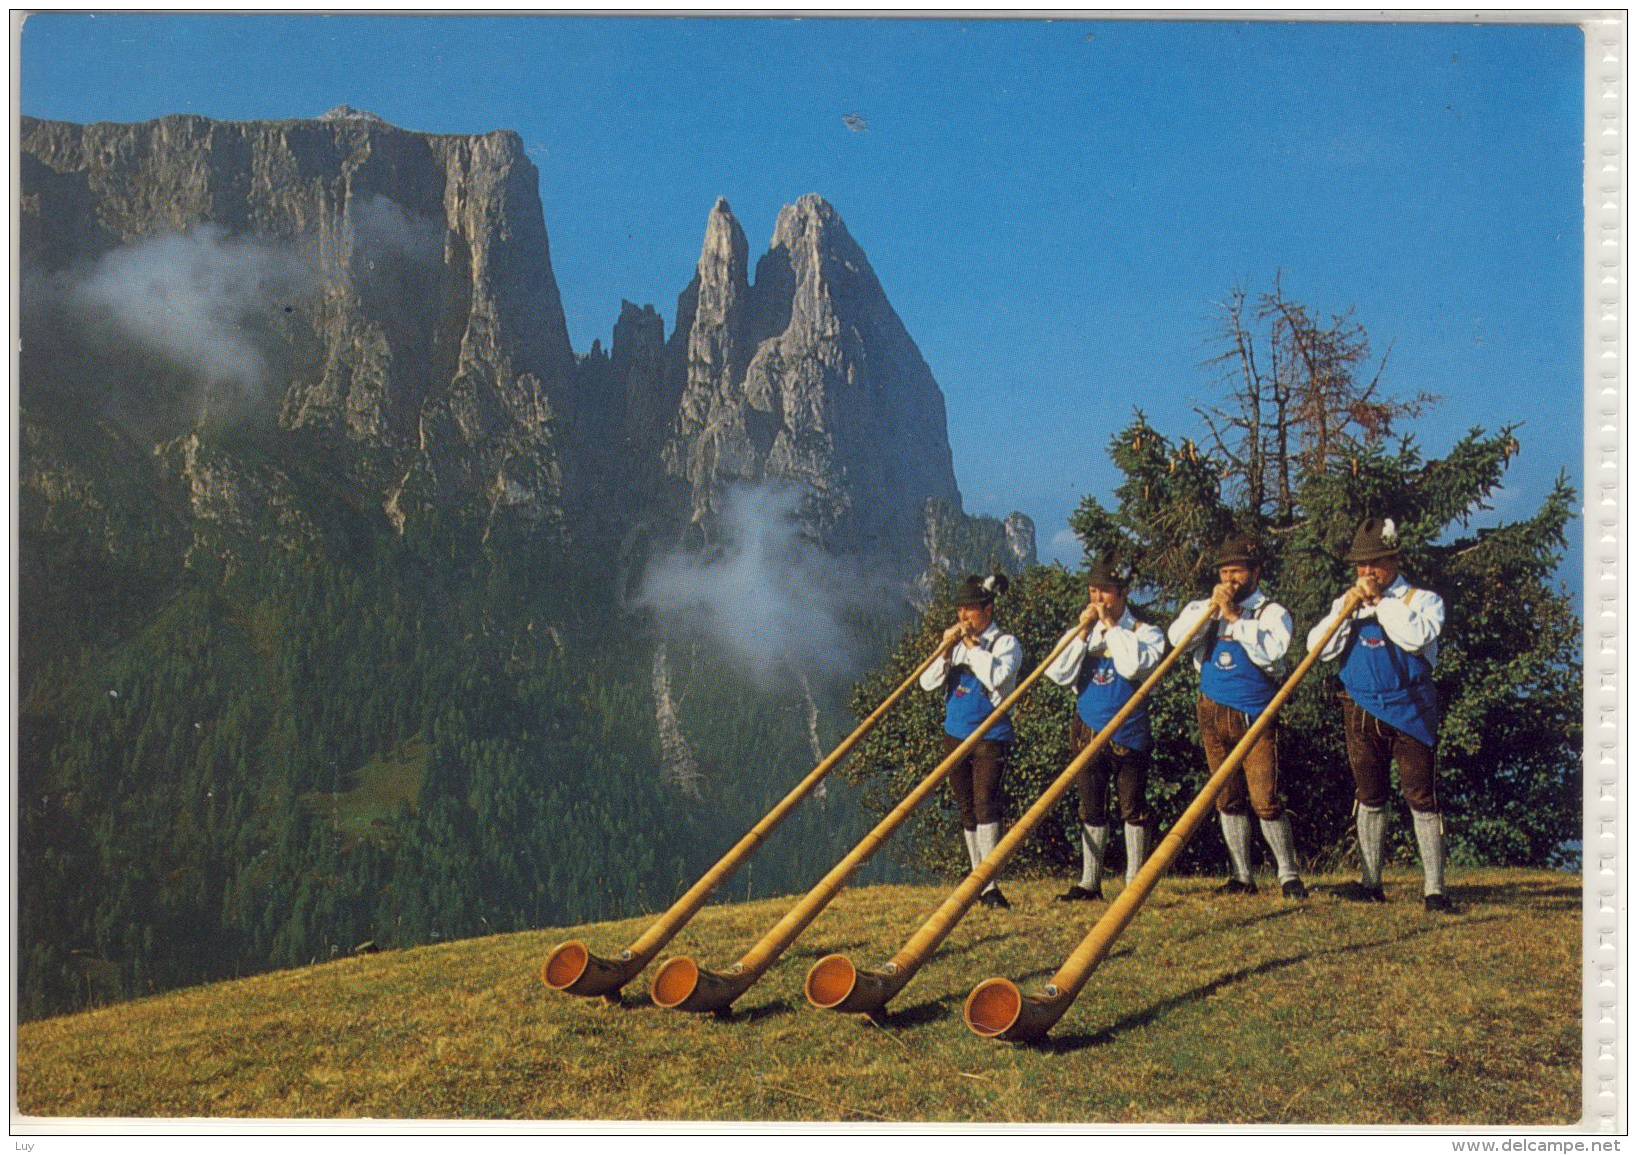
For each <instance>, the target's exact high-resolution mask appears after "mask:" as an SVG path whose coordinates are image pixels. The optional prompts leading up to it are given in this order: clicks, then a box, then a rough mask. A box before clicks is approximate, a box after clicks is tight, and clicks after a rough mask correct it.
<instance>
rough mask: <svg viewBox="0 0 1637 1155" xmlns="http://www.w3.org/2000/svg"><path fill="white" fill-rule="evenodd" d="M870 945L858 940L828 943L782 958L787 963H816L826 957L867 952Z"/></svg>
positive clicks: (805, 948) (797, 951)
mask: <svg viewBox="0 0 1637 1155" xmlns="http://www.w3.org/2000/svg"><path fill="white" fill-rule="evenodd" d="M870 945H871V944H870V941H869V940H868V939H862V938H860V939H853V940H852V941H850V942H837V943H829V944H827V945H825V946H822V947H818V946H808V947H803V948H802V949H801V950H793V951H791V952H790V953H789V954H787V955H785V956H784V957H785V960H786V961H787V962H792V963H793V962H797V961H804V962H810V963H815V962H818V960H819V959H821V958H824V957H825V956H826V955H832V954H844V955H848V956H849V957H850V956H852V955H853V954H855V953H856V952H858V951H864V950H868V949H869V948H870Z"/></svg>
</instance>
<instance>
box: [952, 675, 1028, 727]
mask: <svg viewBox="0 0 1637 1155" xmlns="http://www.w3.org/2000/svg"><path fill="white" fill-rule="evenodd" d="M945 685H946V686H947V687H948V691H947V696H946V697H945V699H944V733H946V734H948V735H949V736H950V737H951V738H970V737H971V736H972V733H973V731H975V730H976V729H977V728H978V727H979V726H981V725H983V720H984V719H985V718H987V717H988V716H989V715H990V714H992V713H994V712H995V707H994V706H993V705H992V704H991V703H990V701H989V695H988V694H987V693H986V692H985V691H984V688H983V683H982V682H980V681H978V676H977V675H976V674H974V673H973V672H972V671H971V669H970V668H968V667H966V666H954V667H951V669H950V671H949V681H948V682H946V683H945ZM984 737H985V738H986V739H988V740H989V741H991V742H1010V741H1011V740H1012V739H1013V738H1014V737H1015V735H1014V734H1013V733H1012V719H1011V718H1010V717H1006V718H1002V719H1001V720H1000V721H998V722H996V723H995V724H994V725H993V726H991V727H989V732H988V733H987V734H985V735H984Z"/></svg>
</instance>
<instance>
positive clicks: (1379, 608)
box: [1307, 574, 1444, 666]
mask: <svg viewBox="0 0 1637 1155" xmlns="http://www.w3.org/2000/svg"><path fill="white" fill-rule="evenodd" d="M1346 600H1347V595H1346V594H1343V595H1342V596H1341V597H1339V598H1337V599H1336V600H1335V601H1333V602H1331V603H1330V613H1329V614H1327V615H1326V616H1325V619H1324V620H1323V621H1322V622H1320V623H1319V624H1318V625H1316V626H1314V627H1313V628H1312V629H1311V630H1309V631H1308V632H1307V648H1308V649H1309V650H1311V649H1312V648H1313V647H1314V646H1315V645H1316V644H1317V643H1318V641H1319V639H1320V638H1322V637H1324V631H1325V630H1327V629H1329V628H1330V623H1332V622H1334V621H1335V620H1336V616H1337V615H1338V614H1340V613H1341V607H1342V603H1343V602H1344V601H1346ZM1371 618H1374V619H1376V621H1378V622H1380V623H1381V630H1382V632H1383V633H1385V634H1386V635H1387V637H1388V639H1389V640H1391V641H1392V643H1393V645H1395V646H1397V647H1398V648H1399V649H1401V650H1403V651H1405V652H1406V653H1411V654H1420V655H1421V656H1423V657H1424V658H1426V659H1427V662H1428V663H1429V664H1430V665H1434V666H1436V665H1437V664H1438V635H1439V634H1441V633H1443V632H1444V599H1443V598H1441V597H1439V596H1438V595H1437V594H1435V593H1433V592H1432V591H1431V590H1423V589H1417V588H1416V587H1414V586H1412V585H1410V583H1409V582H1407V581H1405V580H1404V575H1403V574H1399V575H1398V576H1397V577H1396V578H1394V579H1393V582H1392V584H1391V585H1390V586H1388V587H1387V588H1386V589H1384V590H1382V591H1381V600H1380V601H1379V602H1377V603H1376V604H1375V605H1373V606H1364V605H1361V606H1359V608H1358V609H1357V610H1356V611H1355V612H1354V614H1353V617H1352V618H1350V619H1349V620H1347V621H1345V622H1343V623H1342V624H1341V629H1339V630H1337V631H1336V636H1335V637H1333V638H1331V639H1330V644H1329V645H1327V646H1325V647H1324V650H1323V651H1322V652H1321V653H1320V654H1319V661H1321V662H1332V661H1335V660H1336V659H1337V658H1339V657H1340V656H1341V652H1342V649H1343V648H1344V647H1345V646H1346V645H1347V639H1348V637H1349V636H1350V635H1351V634H1352V632H1353V621H1355V620H1356V621H1361V622H1363V621H1369V620H1370V619H1371Z"/></svg>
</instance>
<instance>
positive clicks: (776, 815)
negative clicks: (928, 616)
mask: <svg viewBox="0 0 1637 1155" xmlns="http://www.w3.org/2000/svg"><path fill="white" fill-rule="evenodd" d="M954 645H955V639H953V638H952V639H950V640H949V641H946V642H944V643H943V644H942V645H940V646H939V647H938V648H937V649H936V650H934V651H933V652H932V655H931V656H930V657H928V658H927V659H926V661H924V662H922V663H921V664H920V665H919V666H917V667H915V671H914V672H913V673H911V674H910V676H909V677H907V678H905V679H904V681H903V683H902V684H901V685H900V686H899V687H898V688H897V689H896V690H894V691H893V692H892V693H891V694H888V695H887V697H886V700H885V701H883V702H882V703H881V704H880V705H879V706H877V707H876V708H875V710H874V711H873V712H872V713H871V714H870V716H869V717H867V718H865V719H864V720H863V721H862V722H860V723H859V724H858V728H857V729H856V730H854V731H853V732H852V733H851V734H848V735H847V736H846V737H845V738H843V739H842V740H841V744H840V745H838V746H837V747H836V748H835V749H834V750H832V751H830V753H829V754H828V755H827V756H826V757H825V758H824V759H823V760H822V761H821V762H819V764H818V765H817V766H815V767H813V769H812V771H811V772H810V773H809V774H808V775H807V777H805V778H803V779H802V780H801V781H800V782H799V783H797V784H796V786H795V788H794V789H792V790H791V791H790V793H788V794H786V795H785V796H784V798H783V799H782V800H780V802H779V804H778V805H777V806H775V807H773V809H772V810H769V811H768V812H767V815H766V817H764V818H763V819H762V820H761V821H760V822H758V823H757V824H756V825H755V826H754V827H752V828H751V830H750V832H749V833H748V834H746V835H745V836H744V837H743V838H741V839H740V840H739V841H738V842H737V843H735V844H734V846H733V848H732V849H731V850H729V851H728V852H727V853H726V854H725V855H723V856H722V858H721V859H720V860H719V861H718V862H717V863H716V865H715V866H713V867H711V868H710V870H708V871H706V872H705V874H704V876H703V877H702V878H700V880H699V881H698V882H696V883H694V884H693V886H692V887H691V888H690V889H689V890H688V892H687V893H686V894H684V895H683V896H682V897H681V898H679V899H677V900H676V902H675V903H674V904H672V906H671V909H670V910H668V911H666V912H665V913H664V914H663V915H661V916H660V918H659V919H658V920H657V921H655V923H654V924H653V925H652V926H650V927H649V928H648V929H647V930H646V931H645V932H643V935H642V937H641V938H639V939H637V940H636V941H635V942H633V943H632V944H631V945H630V946H628V947H626V948H625V949H624V950H623V951H621V952H620V953H619V956H618V957H617V958H613V959H605V958H602V957H600V956H598V955H594V954H592V953H591V950H590V948H589V947H587V946H586V945H585V943H583V942H580V941H578V940H575V941H571V942H565V943H562V944H561V945H559V946H557V947H556V948H554V949H553V950H552V952H551V953H550V954H549V955H547V956H546V961H545V964H544V965H543V966H541V968H540V979H541V981H542V982H544V983H545V984H546V985H547V986H548V987H550V988H551V989H552V990H554V991H563V992H564V993H566V994H571V995H586V996H596V995H604V996H610V997H611V996H613V995H615V994H616V993H617V992H618V991H619V989H620V988H621V987H623V986H624V985H625V984H626V983H628V982H630V981H631V980H632V979H634V978H635V977H636V976H637V975H638V974H640V973H641V972H642V969H643V968H644V967H646V966H647V965H648V964H649V963H650V962H652V961H653V958H654V956H655V955H657V954H658V953H659V952H660V951H661V950H663V949H664V947H665V944H666V943H668V942H670V941H671V939H672V938H674V937H675V936H676V933H677V932H678V931H680V930H681V929H682V927H683V926H684V925H685V924H686V923H687V921H688V920H689V919H690V918H692V917H693V916H694V915H695V914H697V913H698V911H699V908H700V907H702V906H704V905H705V902H706V900H708V899H709V898H710V896H711V892H712V891H714V890H715V889H716V888H717V887H718V886H720V885H721V884H722V882H723V881H724V880H725V879H726V878H727V877H728V875H730V874H732V873H733V871H734V870H735V869H736V868H737V867H738V866H739V864H740V863H741V862H743V861H744V860H745V859H747V858H749V857H750V856H751V855H752V854H753V853H755V851H756V848H757V847H758V846H760V845H761V844H762V841H763V840H764V839H765V838H766V837H767V836H768V835H769V834H771V833H772V831H773V828H774V827H775V826H777V825H778V824H779V823H780V822H782V821H783V820H784V818H785V816H786V815H787V814H789V813H790V812H791V811H792V810H794V809H795V808H796V805H797V803H799V802H800V801H801V800H802V799H803V798H805V797H807V795H808V793H809V792H811V791H812V789H813V787H815V786H817V785H818V784H819V782H821V781H822V780H823V779H824V776H825V775H826V774H828V773H829V772H830V771H831V770H833V769H835V768H836V766H838V765H839V764H840V763H841V760H842V759H843V758H845V757H847V755H848V754H849V753H851V752H852V749H853V747H854V746H856V745H858V743H859V742H860V741H862V740H863V738H864V736H865V735H866V734H868V733H869V732H870V731H871V730H873V729H875V726H876V723H877V722H879V721H881V719H882V718H884V717H886V714H887V711H888V710H890V709H892V707H893V706H894V705H895V704H896V703H897V702H898V700H899V699H900V698H902V697H903V696H904V695H905V694H907V693H908V692H909V690H910V687H912V686H913V685H915V683H916V681H917V680H919V679H920V677H921V675H922V674H923V673H925V672H926V670H927V669H928V667H930V666H931V665H932V663H933V662H936V661H937V660H938V659H939V658H941V657H943V656H944V655H945V654H947V653H948V652H949V651H950V649H951V648H953V646H954Z"/></svg>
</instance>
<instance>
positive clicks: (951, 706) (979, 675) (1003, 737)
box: [921, 574, 1023, 908]
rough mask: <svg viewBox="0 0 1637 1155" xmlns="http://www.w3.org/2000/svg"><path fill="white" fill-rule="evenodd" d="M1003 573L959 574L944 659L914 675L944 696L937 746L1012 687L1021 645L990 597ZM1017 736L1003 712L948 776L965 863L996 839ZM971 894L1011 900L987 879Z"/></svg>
mask: <svg viewBox="0 0 1637 1155" xmlns="http://www.w3.org/2000/svg"><path fill="white" fill-rule="evenodd" d="M1009 584H1010V583H1009V582H1008V581H1007V578H1006V575H1005V574H995V575H994V576H993V577H988V578H983V579H979V578H978V577H977V575H975V574H974V575H972V576H970V577H968V578H966V580H965V581H963V582H962V583H961V586H960V589H959V590H957V591H956V594H955V617H956V621H955V624H954V625H952V626H950V627H949V629H947V630H945V631H944V641H946V642H948V641H951V640H954V641H955V647H954V648H953V649H952V650H950V651H949V656H948V658H947V659H945V658H939V659H938V660H937V661H935V662H933V663H932V665H930V666H928V667H927V670H926V673H924V674H922V675H921V688H922V689H923V690H930V691H933V692H934V693H938V692H941V693H942V694H943V695H944V753H945V754H946V755H947V754H949V753H950V752H952V751H953V750H954V749H955V748H956V747H957V746H959V745H960V744H961V742H963V741H964V740H965V739H967V738H969V737H971V736H972V733H973V732H974V731H975V730H977V728H978V727H979V726H980V725H982V724H983V720H984V719H985V718H987V717H988V716H989V715H990V714H991V713H992V712H993V711H994V708H995V707H996V706H998V705H1000V704H1001V702H1003V701H1005V700H1006V697H1007V695H1009V694H1010V693H1011V692H1012V691H1013V690H1014V689H1016V688H1017V674H1018V670H1019V669H1020V668H1021V667H1022V665H1023V647H1022V646H1021V645H1019V644H1018V640H1017V639H1016V638H1014V637H1013V636H1012V635H1011V634H1008V633H1004V632H1002V630H1001V629H1000V627H999V626H997V625H995V598H996V597H998V596H1000V595H1001V594H1004V593H1005V592H1006V589H1007V586H1008V585H1009ZM1015 737H1016V735H1015V733H1014V732H1013V730H1012V720H1011V718H1002V719H1001V720H1000V721H999V722H996V723H995V724H994V725H993V726H991V727H990V728H989V731H988V733H986V734H985V735H984V737H983V738H982V739H981V740H979V742H978V744H977V745H976V746H975V747H973V749H972V752H971V753H970V754H968V755H967V756H966V757H965V758H964V759H962V761H961V764H960V765H959V766H957V767H955V769H954V771H953V772H952V773H951V774H950V776H949V781H950V785H951V786H953V787H954V790H955V802H956V805H957V806H959V808H960V812H961V833H962V835H963V836H964V837H965V838H966V853H967V856H968V857H969V858H970V859H971V860H972V869H974V870H976V869H977V867H978V863H980V862H982V861H983V860H984V859H985V858H987V857H988V856H989V852H990V851H992V850H994V849H995V847H996V845H998V844H999V842H1000V802H1001V796H1000V780H1001V778H1002V776H1003V775H1004V774H1005V773H1006V764H1007V762H1008V760H1009V755H1010V754H1011V750H1012V742H1013V740H1014V738H1015ZM978 901H979V902H981V903H983V904H984V905H985V906H998V907H1003V908H1009V907H1010V906H1011V905H1012V904H1011V903H1009V902H1007V901H1006V896H1005V895H1003V894H1002V893H1001V892H1000V887H998V886H996V885H995V884H994V883H993V882H992V881H991V882H990V883H989V885H988V886H986V887H984V889H983V893H982V894H980V895H979V896H978Z"/></svg>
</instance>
